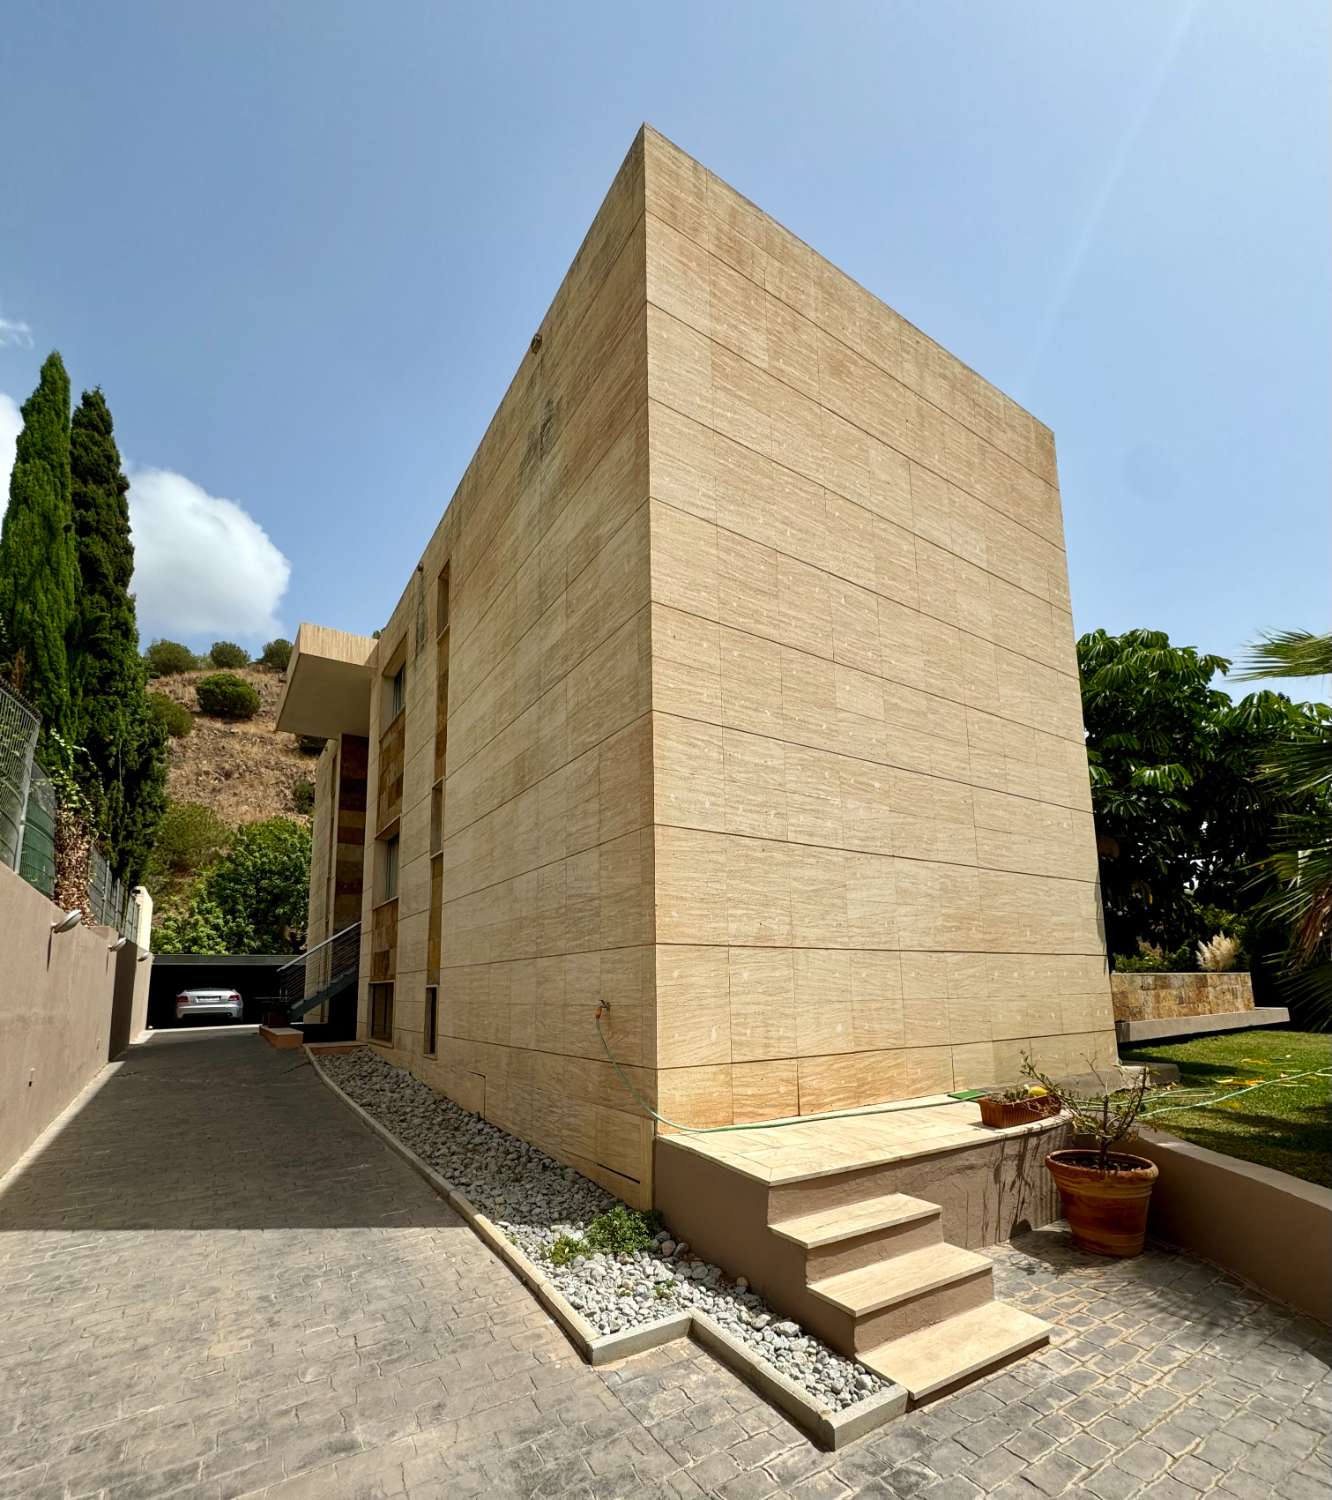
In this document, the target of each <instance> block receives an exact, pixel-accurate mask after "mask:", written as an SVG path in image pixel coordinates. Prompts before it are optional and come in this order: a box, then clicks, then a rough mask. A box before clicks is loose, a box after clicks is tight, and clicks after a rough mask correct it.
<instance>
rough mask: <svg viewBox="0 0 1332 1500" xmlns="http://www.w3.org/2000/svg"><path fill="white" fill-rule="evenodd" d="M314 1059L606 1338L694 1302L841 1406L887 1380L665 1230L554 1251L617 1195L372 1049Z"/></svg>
mask: <svg viewBox="0 0 1332 1500" xmlns="http://www.w3.org/2000/svg"><path fill="white" fill-rule="evenodd" d="M319 1065H320V1067H321V1068H323V1069H324V1071H325V1072H326V1073H327V1074H328V1075H329V1077H330V1078H332V1079H333V1081H334V1082H335V1083H336V1084H337V1085H338V1087H339V1088H340V1089H342V1090H343V1091H344V1092H345V1093H346V1094H347V1095H348V1096H349V1097H350V1098H352V1099H354V1100H355V1101H356V1102H357V1104H359V1105H360V1106H361V1108H362V1109H364V1110H365V1111H366V1112H367V1113H368V1114H370V1115H373V1116H374V1118H375V1119H376V1120H378V1121H379V1123H380V1124H381V1125H383V1126H384V1127H385V1128H386V1129H388V1130H390V1131H391V1132H392V1133H393V1134H394V1135H395V1136H396V1137H397V1138H398V1139H399V1140H400V1141H402V1143H403V1144H404V1145H406V1146H408V1147H410V1148H411V1150H412V1151H414V1152H415V1153H416V1155H417V1156H419V1157H420V1158H421V1160H422V1161H424V1162H426V1163H427V1164H428V1165H429V1166H431V1167H432V1168H434V1170H435V1171H436V1172H438V1173H439V1174H440V1176H441V1177H444V1178H446V1179H447V1180H448V1181H449V1182H451V1183H452V1184H453V1185H454V1187H456V1188H459V1189H460V1190H461V1191H462V1192H463V1193H465V1194H466V1195H467V1197H468V1198H469V1199H470V1200H471V1201H472V1203H473V1204H475V1205H476V1207H477V1208H478V1209H479V1210H480V1211H481V1212H482V1213H484V1214H485V1215H486V1217H487V1218H489V1219H491V1220H493V1221H494V1223H495V1224H497V1225H498V1226H499V1228H500V1229H501V1230H503V1232H504V1233H505V1235H506V1236H507V1237H508V1238H509V1239H510V1240H512V1241H513V1243H514V1244H515V1245H517V1246H518V1248H519V1249H520V1250H521V1251H522V1252H523V1253H524V1254H525V1255H527V1256H528V1257H529V1258H530V1259H531V1260H534V1261H536V1262H538V1263H539V1264H540V1266H541V1268H542V1270H543V1271H544V1272H545V1274H546V1275H547V1276H548V1277H549V1278H550V1280H551V1281H552V1282H553V1283H554V1284H555V1285H556V1286H557V1287H559V1289H560V1291H561V1293H562V1294H563V1295H564V1296H565V1297H566V1298H567V1299H568V1301H569V1302H570V1303H572V1304H573V1306H574V1307H576V1308H577V1309H578V1310H579V1312H580V1313H582V1315H583V1316H584V1317H585V1318H586V1319H587V1320H588V1322H589V1323H591V1324H592V1325H593V1326H594V1327H595V1328H597V1329H598V1330H599V1331H600V1332H602V1333H614V1332H616V1331H617V1330H619V1329H622V1328H632V1327H634V1326H635V1325H637V1324H640V1323H650V1322H653V1321H654V1320H655V1319H657V1318H661V1317H665V1316H666V1315H667V1314H669V1313H672V1312H680V1311H683V1310H684V1309H686V1308H699V1309H700V1310H702V1311H705V1312H707V1313H709V1314H710V1315H711V1316H712V1317H714V1318H715V1319H716V1320H717V1321H718V1322H719V1323H720V1324H721V1325H722V1326H723V1327H724V1328H725V1329H726V1330H727V1331H728V1332H729V1333H730V1334H732V1335H733V1336H734V1337H735V1338H737V1339H740V1340H742V1341H743V1342H744V1343H746V1344H749V1345H751V1346H752V1347H753V1348H755V1349H756V1350H757V1351H758V1352H759V1353H760V1354H761V1355H763V1357H764V1358H765V1359H767V1360H768V1362H769V1363H770V1364H772V1365H774V1366H775V1367H776V1368H777V1369H779V1370H780V1371H781V1372H782V1373H783V1374H784V1375H786V1376H787V1377H788V1378H789V1379H790V1380H792V1381H794V1382H795V1383H796V1384H797V1385H799V1386H801V1387H803V1388H804V1389H805V1390H806V1391H808V1392H809V1394H810V1395H811V1396H813V1397H814V1398H815V1399H816V1400H817V1401H819V1402H821V1403H823V1404H826V1405H827V1406H830V1407H832V1408H833V1409H835V1410H840V1409H841V1408H842V1407H846V1406H850V1405H852V1404H853V1403H854V1402H856V1401H860V1400H863V1399H864V1398H865V1397H866V1396H869V1395H871V1394H873V1393H874V1392H875V1391H879V1390H883V1389H884V1388H885V1382H884V1381H882V1380H881V1379H879V1377H878V1376H876V1375H873V1374H871V1373H870V1372H869V1371H868V1370H866V1369H865V1368H864V1367H863V1366H862V1365H858V1364H856V1363H855V1362H854V1361H852V1360H849V1359H844V1358H843V1357H842V1356H841V1355H840V1354H835V1353H834V1352H833V1351H832V1350H831V1349H829V1348H828V1347H827V1345H825V1344H823V1343H821V1342H820V1341H819V1340H818V1339H816V1338H813V1337H811V1335H809V1334H807V1333H805V1332H804V1330H803V1329H801V1328H800V1327H799V1325H798V1324H796V1323H792V1322H791V1321H789V1320H788V1319H784V1318H782V1317H781V1316H780V1315H779V1314H775V1313H772V1312H770V1311H769V1310H768V1308H767V1307H766V1306H765V1305H764V1303H763V1300H762V1299H761V1298H760V1297H758V1296H757V1295H756V1294H755V1293H753V1292H751V1291H750V1290H749V1285H748V1283H747V1282H746V1281H745V1279H744V1278H743V1277H741V1278H740V1279H739V1280H737V1281H728V1280H727V1278H726V1276H725V1275H724V1273H723V1272H722V1271H721V1269H720V1268H719V1267H717V1266H714V1265H710V1264H709V1263H708V1262H707V1261H704V1260H700V1259H699V1257H698V1256H696V1255H694V1254H693V1252H692V1251H691V1250H690V1248H689V1246H688V1245H687V1244H686V1243H684V1242H682V1241H679V1240H677V1239H676V1238H675V1236H674V1235H673V1234H671V1233H670V1231H669V1229H667V1228H665V1227H663V1228H662V1229H661V1230H660V1231H659V1232H658V1234H657V1236H656V1239H655V1241H654V1243H653V1246H652V1248H651V1249H650V1250H638V1251H634V1252H632V1253H626V1254H622V1255H602V1254H590V1255H582V1256H578V1257H577V1258H576V1259H574V1260H572V1261H571V1262H570V1263H569V1264H567V1265H562V1266H561V1265H555V1264H553V1263H552V1261H551V1260H550V1259H549V1254H548V1252H549V1249H550V1247H551V1246H552V1245H553V1244H554V1243H555V1241H556V1240H557V1239H558V1238H559V1237H560V1236H561V1235H579V1234H580V1233H581V1232H582V1231H583V1230H584V1229H586V1227H587V1225H588V1224H589V1223H590V1221H591V1220H593V1219H594V1218H596V1217H597V1216H598V1215H599V1214H602V1213H604V1212H605V1211H606V1210H607V1209H608V1208H610V1207H612V1206H613V1205H614V1204H616V1203H617V1202H619V1200H618V1199H616V1198H614V1197H612V1196H611V1194H609V1193H608V1192H606V1191H605V1190H604V1189H603V1188H600V1187H598V1186H597V1184H596V1183H594V1182H590V1181H589V1180H588V1179H587V1178H586V1177H584V1176H582V1175H581V1173H578V1172H575V1171H574V1170H573V1168H572V1167H565V1166H561V1165H560V1163H559V1162H557V1161H554V1160H552V1159H551V1158H550V1157H549V1156H547V1155H546V1154H545V1153H544V1152H542V1151H538V1150H537V1149H536V1147H535V1146H529V1145H528V1144H527V1143H526V1142H525V1141H520V1140H518V1139H517V1138H516V1137H514V1136H511V1135H509V1134H508V1133H507V1132H506V1131H503V1130H500V1129H499V1128H498V1127H497V1126H495V1125H490V1124H488V1123H487V1122H486V1121H485V1120H482V1119H480V1118H479V1117H478V1116H477V1115H473V1114H469V1113H468V1111H467V1110H465V1109H462V1108H460V1107H459V1106H458V1105H456V1104H454V1103H453V1102H452V1100H450V1099H447V1098H445V1097H444V1096H443V1095H441V1094H436V1093H435V1092H434V1090H433V1089H431V1088H429V1087H428V1086H427V1085H426V1084H424V1083H422V1082H421V1081H420V1080H419V1079H418V1078H415V1077H413V1076H412V1074H410V1073H408V1072H406V1071H405V1070H404V1069H402V1068H397V1067H394V1066H393V1064H392V1063H390V1062H388V1061H386V1060H385V1059H384V1058H383V1057H381V1056H380V1055H379V1054H378V1053H377V1052H372V1051H370V1050H369V1049H368V1048H360V1049H358V1050H357V1051H355V1052H346V1053H326V1054H324V1055H323V1056H322V1057H321V1058H320V1059H319Z"/></svg>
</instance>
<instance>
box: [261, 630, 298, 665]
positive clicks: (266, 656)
mask: <svg viewBox="0 0 1332 1500" xmlns="http://www.w3.org/2000/svg"><path fill="white" fill-rule="evenodd" d="M290 660H291V642H290V641H288V640H285V639H284V638H283V637H282V636H278V638H277V640H275V641H269V643H268V644H267V645H266V646H265V647H264V649H263V650H262V651H261V652H260V653H259V665H260V666H261V667H265V668H267V670H268V671H270V672H285V671H286V670H287V663H288V662H289V661H290Z"/></svg>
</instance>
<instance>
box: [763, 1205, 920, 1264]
mask: <svg viewBox="0 0 1332 1500" xmlns="http://www.w3.org/2000/svg"><path fill="white" fill-rule="evenodd" d="M939 1213H940V1210H939V1205H938V1204H937V1203H927V1202H926V1201H925V1200H924V1199H923V1198H912V1197H909V1196H908V1195H907V1194H906V1193H883V1194H881V1195H880V1196H878V1197H875V1198H866V1199H864V1200H863V1201H862V1202H860V1203H851V1204H847V1205H845V1206H842V1205H839V1206H837V1207H834V1208H821V1209H819V1210H817V1211H816V1212H815V1213H812V1214H798V1215H796V1216H795V1217H794V1218H789V1219H783V1220H781V1222H780V1223H777V1224H773V1225H771V1226H770V1228H771V1229H772V1232H773V1233H774V1234H779V1235H781V1237H782V1238H783V1239H784V1240H794V1241H795V1242H796V1244H797V1245H803V1246H804V1248H805V1249H806V1250H814V1249H820V1248H822V1247H823V1246H825V1245H830V1244H833V1243H834V1242H835V1241H837V1240H847V1239H851V1238H852V1237H853V1236H856V1235H862V1234H870V1233H873V1232H874V1231H876V1230H881V1229H897V1228H900V1227H901V1226H902V1225H904V1224H914V1223H918V1222H920V1221H921V1220H925V1219H934V1220H936V1221H937V1220H938V1218H939Z"/></svg>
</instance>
